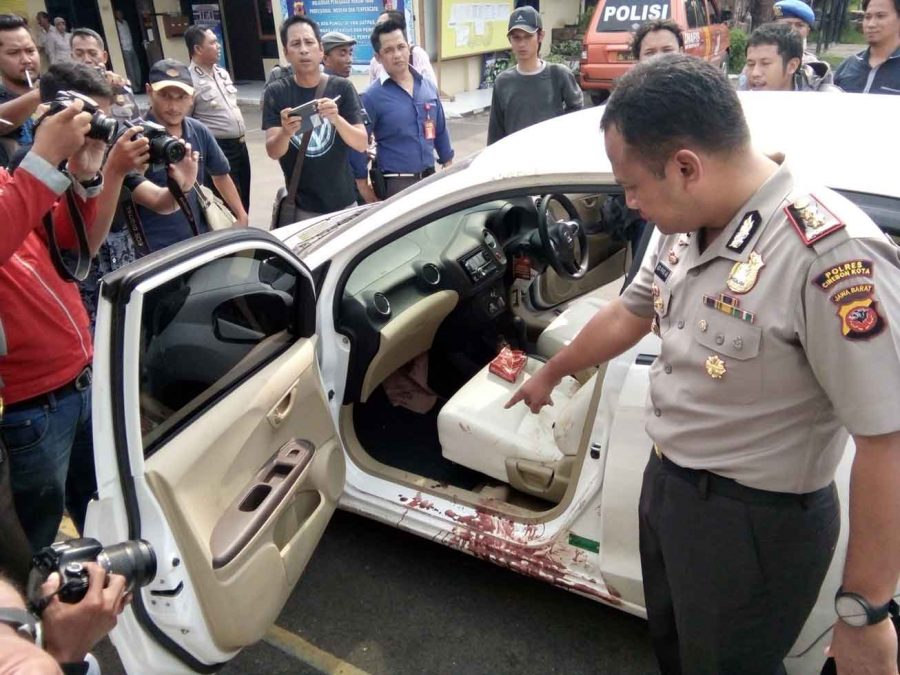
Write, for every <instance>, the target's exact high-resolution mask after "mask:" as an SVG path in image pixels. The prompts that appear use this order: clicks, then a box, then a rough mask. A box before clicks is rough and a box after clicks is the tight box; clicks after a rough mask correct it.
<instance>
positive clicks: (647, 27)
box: [631, 19, 684, 61]
mask: <svg viewBox="0 0 900 675" xmlns="http://www.w3.org/2000/svg"><path fill="white" fill-rule="evenodd" d="M658 30H667V31H669V32H670V33H671V34H672V35H674V36H675V39H676V40H678V47H679V48H680V49H684V36H683V35H682V34H681V26H679V25H678V24H677V23H675V22H674V21H672V20H671V19H656V20H655V21H645V22H644V23H642V24H641V26H640V28H638V29H637V30H636V31H634V37H633V38H632V39H631V55H632V56H634V60H635V61H639V60H640V58H641V43H642V42H643V41H644V38H645V37H647V36H648V35H649V34H650V33H655V32H656V31H658Z"/></svg>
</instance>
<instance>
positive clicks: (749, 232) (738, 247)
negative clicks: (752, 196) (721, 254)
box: [725, 211, 762, 253]
mask: <svg viewBox="0 0 900 675" xmlns="http://www.w3.org/2000/svg"><path fill="white" fill-rule="evenodd" d="M760 224H762V216H760V215H759V211H748V212H747V213H745V214H744V217H743V218H742V219H741V224H740V225H739V226H738V229H737V231H736V232H735V233H734V235H733V236H732V237H731V240H730V241H729V242H728V243H727V244H725V248H727V249H730V250H732V251H734V252H735V253H741V252H743V250H744V247H745V246H746V245H747V242H748V241H750V239H751V238H752V237H753V233H754V232H756V230H757V228H758V227H759V226H760Z"/></svg>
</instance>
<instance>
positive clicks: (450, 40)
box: [440, 0, 513, 59]
mask: <svg viewBox="0 0 900 675" xmlns="http://www.w3.org/2000/svg"><path fill="white" fill-rule="evenodd" d="M440 8H441V14H440V36H441V41H440V42H441V48H440V57H441V58H442V59H457V58H461V57H463V56H473V55H475V54H484V53H486V52H498V51H502V50H504V49H509V41H508V40H507V39H506V26H507V23H508V22H509V15H510V14H511V13H512V11H513V0H494V1H493V2H473V0H440Z"/></svg>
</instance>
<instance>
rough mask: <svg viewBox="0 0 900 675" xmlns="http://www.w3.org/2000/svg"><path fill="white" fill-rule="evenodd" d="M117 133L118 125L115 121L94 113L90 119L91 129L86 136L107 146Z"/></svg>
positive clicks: (99, 113)
mask: <svg viewBox="0 0 900 675" xmlns="http://www.w3.org/2000/svg"><path fill="white" fill-rule="evenodd" d="M118 132H119V123H118V122H116V120H114V119H113V118H112V117H107V116H106V115H104V114H103V113H101V112H96V113H94V114H93V116H92V117H91V128H90V130H89V131H88V134H87V136H88V138H95V139H97V140H98V141H103V142H104V143H107V144H109V143H112V141H113V139H114V138H115V137H116V136H117V135H118Z"/></svg>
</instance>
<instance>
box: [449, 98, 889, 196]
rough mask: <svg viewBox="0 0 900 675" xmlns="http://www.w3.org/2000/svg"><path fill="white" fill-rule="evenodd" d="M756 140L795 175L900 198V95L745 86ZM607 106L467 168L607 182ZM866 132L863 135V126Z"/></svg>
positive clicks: (541, 130)
mask: <svg viewBox="0 0 900 675" xmlns="http://www.w3.org/2000/svg"><path fill="white" fill-rule="evenodd" d="M739 96H740V100H741V103H742V104H743V106H744V111H745V115H746V118H747V122H748V124H749V126H750V133H751V136H752V138H753V143H754V145H756V146H757V147H758V148H760V149H761V150H763V151H764V152H767V153H775V152H783V153H784V154H785V156H786V157H787V159H788V161H790V163H791V165H792V166H793V167H794V170H795V173H796V174H798V175H802V176H804V178H805V179H806V180H809V181H812V182H819V183H823V184H825V185H826V186H828V187H830V188H833V189H836V190H850V191H854V192H863V193H869V194H876V195H883V196H886V197H893V198H900V179H898V174H900V169H898V160H897V158H898V157H900V134H898V133H897V132H896V121H897V120H898V119H900V96H884V95H877V94H843V93H824V92H821V93H816V92H741V93H740V94H739ZM602 114H603V107H602V106H601V107H598V108H590V109H588V110H584V111H581V112H578V113H571V114H569V115H564V116H562V117H557V118H556V119H553V120H549V121H547V122H543V123H541V124H537V125H534V126H532V127H529V128H527V129H523V130H522V131H520V132H518V133H515V134H512V135H511V136H507V137H506V138H504V139H502V140H500V141H498V142H497V143H495V144H493V145H490V146H488V147H487V148H485V149H484V150H483V151H482V152H481V153H480V154H479V155H478V156H477V157H476V158H475V159H474V160H473V162H472V164H471V166H470V167H469V170H468V171H466V173H467V174H469V175H468V176H467V178H468V180H467V181H466V182H470V183H474V182H481V181H485V180H487V181H492V180H498V179H502V178H507V177H511V176H528V175H532V176H541V175H546V176H548V177H550V176H554V180H559V179H560V178H565V177H566V176H568V177H571V178H572V179H573V182H574V183H581V182H584V179H585V177H587V176H588V175H589V176H591V177H592V178H593V179H596V180H598V181H601V182H606V181H607V180H611V178H612V167H611V166H610V163H609V159H608V158H607V157H606V152H605V150H604V146H603V137H602V134H601V132H600V130H599V129H600V118H601V116H602ZM863 130H865V131H866V133H865V134H863V133H862V131H863Z"/></svg>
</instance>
